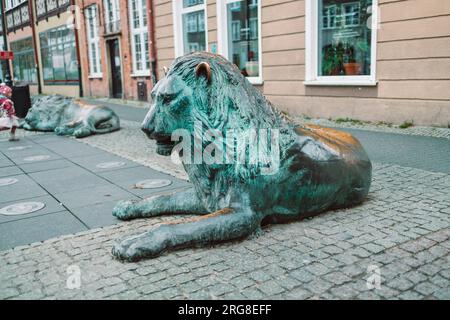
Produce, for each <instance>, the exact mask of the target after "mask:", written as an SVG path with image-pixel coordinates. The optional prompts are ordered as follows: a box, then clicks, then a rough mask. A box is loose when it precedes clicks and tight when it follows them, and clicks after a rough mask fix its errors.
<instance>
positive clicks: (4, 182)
mask: <svg viewBox="0 0 450 320" xmlns="http://www.w3.org/2000/svg"><path fill="white" fill-rule="evenodd" d="M17 182H19V180H17V179H16V178H3V179H0V187H4V186H9V185H12V184H14V183H17Z"/></svg>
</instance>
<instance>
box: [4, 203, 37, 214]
mask: <svg viewBox="0 0 450 320" xmlns="http://www.w3.org/2000/svg"><path fill="white" fill-rule="evenodd" d="M44 207H45V204H44V203H42V202H21V203H15V204H12V205H9V206H6V207H3V208H1V209H0V214H3V215H5V216H15V215H19V214H27V213H32V212H35V211H38V210H41V209H42V208H44Z"/></svg>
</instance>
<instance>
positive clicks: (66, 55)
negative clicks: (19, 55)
mask: <svg viewBox="0 0 450 320" xmlns="http://www.w3.org/2000/svg"><path fill="white" fill-rule="evenodd" d="M39 39H40V41H41V56H42V64H43V65H42V69H43V76H44V81H46V82H55V80H57V82H58V83H59V82H62V83H64V82H65V81H78V76H79V75H78V64H77V56H76V46H75V35H74V32H73V30H71V29H68V28H66V27H60V28H56V29H52V30H49V31H44V32H42V33H40V34H39ZM29 73H30V74H31V75H30V77H35V71H33V72H31V71H30V72H29Z"/></svg>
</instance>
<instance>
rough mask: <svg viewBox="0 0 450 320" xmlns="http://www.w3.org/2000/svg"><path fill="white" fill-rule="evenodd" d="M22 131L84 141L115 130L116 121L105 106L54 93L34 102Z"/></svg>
mask: <svg viewBox="0 0 450 320" xmlns="http://www.w3.org/2000/svg"><path fill="white" fill-rule="evenodd" d="M22 128H23V129H25V130H35V131H54V132H55V133H56V134H57V135H61V136H74V137H76V138H84V137H87V136H90V135H93V134H102V133H109V132H113V131H116V130H119V129H120V120H119V117H118V116H117V114H116V113H115V112H114V111H113V110H112V109H110V108H108V107H105V106H101V105H91V104H87V103H85V102H83V101H81V100H78V99H73V98H69V97H64V96H61V95H58V94H54V95H49V96H43V97H39V98H37V99H35V101H34V102H33V106H32V107H31V108H30V110H28V113H27V116H26V117H25V119H24V121H23V123H22Z"/></svg>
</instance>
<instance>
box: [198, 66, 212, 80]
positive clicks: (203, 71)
mask: <svg viewBox="0 0 450 320" xmlns="http://www.w3.org/2000/svg"><path fill="white" fill-rule="evenodd" d="M195 75H196V76H197V77H200V76H203V77H205V78H206V80H207V81H208V83H209V82H210V81H211V67H210V66H209V64H208V63H206V62H200V63H199V64H198V65H197V66H196V67H195Z"/></svg>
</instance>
